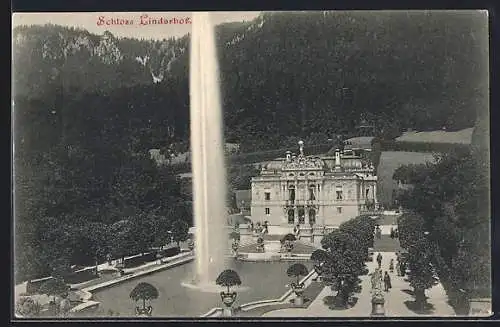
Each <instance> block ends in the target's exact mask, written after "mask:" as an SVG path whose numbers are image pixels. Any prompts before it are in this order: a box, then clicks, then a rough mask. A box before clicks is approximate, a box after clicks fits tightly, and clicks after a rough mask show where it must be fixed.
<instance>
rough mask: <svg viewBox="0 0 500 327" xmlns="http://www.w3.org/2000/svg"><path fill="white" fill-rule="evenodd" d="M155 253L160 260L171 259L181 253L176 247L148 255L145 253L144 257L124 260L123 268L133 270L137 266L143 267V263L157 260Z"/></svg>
mask: <svg viewBox="0 0 500 327" xmlns="http://www.w3.org/2000/svg"><path fill="white" fill-rule="evenodd" d="M157 253H158V254H160V256H161V258H168V257H173V256H174V255H177V254H179V253H181V249H180V248H178V247H172V248H168V249H164V250H160V251H158V252H150V253H146V254H144V255H141V256H137V257H134V258H130V259H125V261H124V263H123V264H124V268H135V267H138V266H140V265H143V264H145V263H148V262H153V261H155V260H158V258H157V257H156V254H157Z"/></svg>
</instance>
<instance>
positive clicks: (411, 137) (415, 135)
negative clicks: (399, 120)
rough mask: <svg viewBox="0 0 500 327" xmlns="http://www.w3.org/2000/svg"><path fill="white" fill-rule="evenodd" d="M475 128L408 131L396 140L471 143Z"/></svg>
mask: <svg viewBox="0 0 500 327" xmlns="http://www.w3.org/2000/svg"><path fill="white" fill-rule="evenodd" d="M473 130H474V128H473V127H471V128H466V129H462V130H460V131H456V132H447V131H429V132H408V133H404V134H403V135H401V136H400V137H398V138H396V141H400V142H425V143H427V142H428V143H453V144H456V143H459V144H470V143H471V138H472V131H473Z"/></svg>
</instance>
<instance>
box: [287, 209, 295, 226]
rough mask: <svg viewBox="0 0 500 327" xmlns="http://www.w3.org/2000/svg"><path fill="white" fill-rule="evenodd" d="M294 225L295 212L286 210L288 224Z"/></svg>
mask: <svg viewBox="0 0 500 327" xmlns="http://www.w3.org/2000/svg"><path fill="white" fill-rule="evenodd" d="M294 223H295V211H294V210H293V209H290V210H288V224H290V225H293V224H294Z"/></svg>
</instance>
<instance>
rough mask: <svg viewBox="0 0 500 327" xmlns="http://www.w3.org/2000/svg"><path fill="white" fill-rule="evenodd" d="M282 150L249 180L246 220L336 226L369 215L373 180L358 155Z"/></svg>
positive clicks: (351, 151) (349, 151)
mask: <svg viewBox="0 0 500 327" xmlns="http://www.w3.org/2000/svg"><path fill="white" fill-rule="evenodd" d="M299 146H300V148H299V154H298V155H295V154H294V153H292V152H290V151H287V152H286V157H285V158H279V159H276V160H273V161H271V162H268V163H267V164H266V165H265V166H263V167H262V170H261V172H260V175H259V176H256V177H253V178H252V190H251V192H252V195H251V216H252V220H253V221H255V222H259V221H260V222H265V221H267V222H268V223H269V225H275V226H291V225H296V224H304V225H306V226H309V225H321V226H338V225H340V224H341V223H342V222H344V221H347V220H349V219H351V218H354V217H356V216H358V215H360V214H363V213H366V212H369V211H372V210H374V209H375V208H376V207H377V206H378V201H377V176H375V169H374V167H373V165H372V163H371V162H370V161H369V160H368V159H366V158H365V156H363V154H362V153H360V151H362V150H359V151H357V150H354V149H346V150H343V151H341V150H336V151H335V155H334V156H322V157H318V156H306V155H304V143H303V142H302V141H300V142H299Z"/></svg>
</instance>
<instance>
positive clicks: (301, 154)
mask: <svg viewBox="0 0 500 327" xmlns="http://www.w3.org/2000/svg"><path fill="white" fill-rule="evenodd" d="M299 151H300V156H301V157H302V156H304V141H299Z"/></svg>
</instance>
